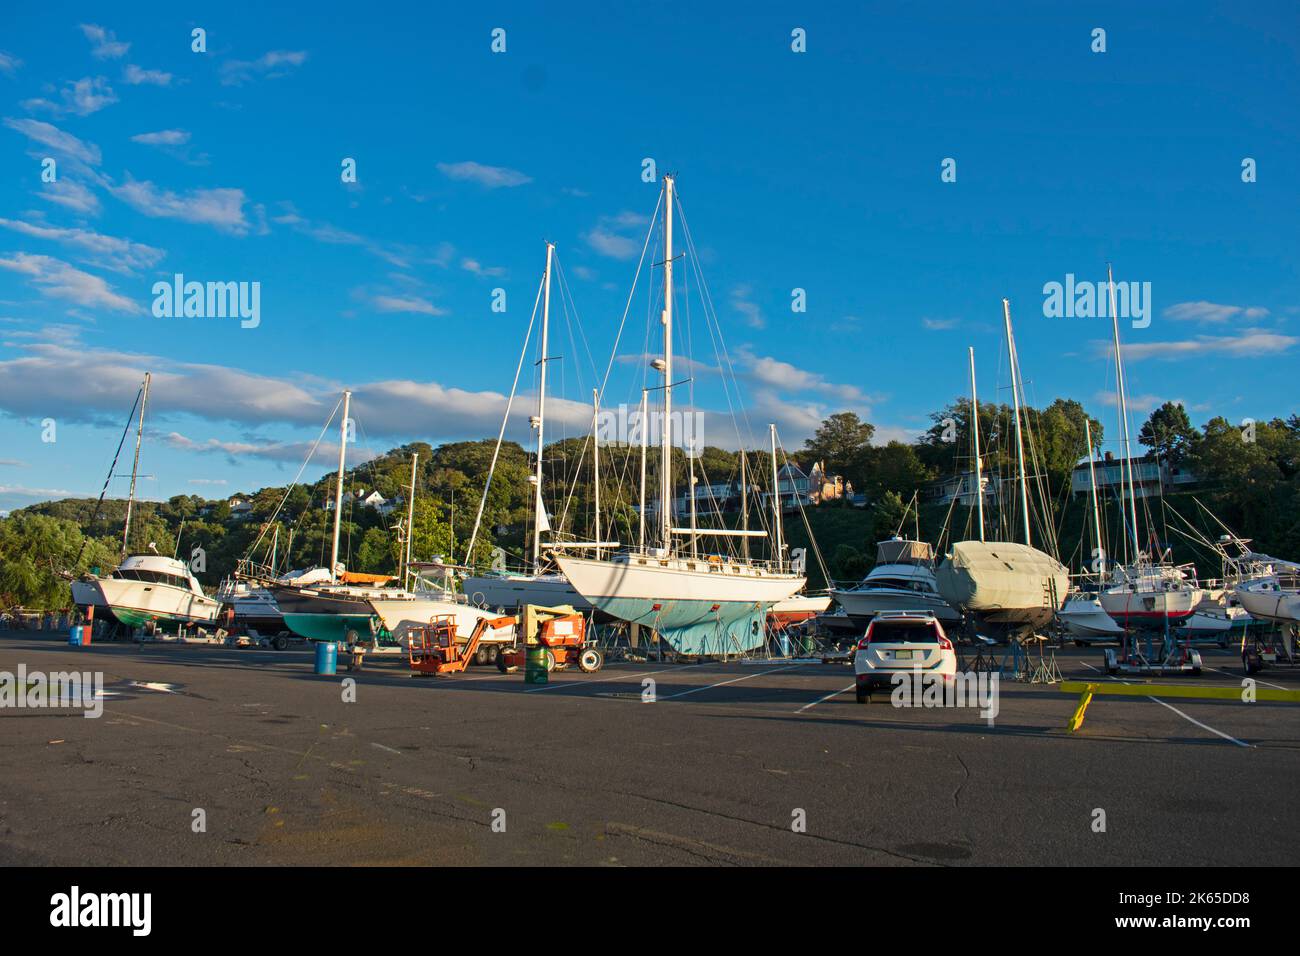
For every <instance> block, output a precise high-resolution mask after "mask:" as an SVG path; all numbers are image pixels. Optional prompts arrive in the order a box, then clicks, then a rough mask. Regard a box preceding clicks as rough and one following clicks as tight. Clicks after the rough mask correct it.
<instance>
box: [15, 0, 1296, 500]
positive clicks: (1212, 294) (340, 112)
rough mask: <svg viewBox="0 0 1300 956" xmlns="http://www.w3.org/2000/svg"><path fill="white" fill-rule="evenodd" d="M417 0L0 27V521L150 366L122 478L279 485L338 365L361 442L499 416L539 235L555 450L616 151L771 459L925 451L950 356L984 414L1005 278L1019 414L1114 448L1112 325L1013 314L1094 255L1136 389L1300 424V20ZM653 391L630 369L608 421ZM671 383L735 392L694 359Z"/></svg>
mask: <svg viewBox="0 0 1300 956" xmlns="http://www.w3.org/2000/svg"><path fill="white" fill-rule="evenodd" d="M439 6H440V8H441V9H439V10H438V11H437V13H436V14H435V13H433V12H432V11H431V8H430V7H429V6H428V5H410V6H409V7H402V6H400V5H385V6H384V7H383V8H382V9H379V8H376V10H375V11H373V12H372V11H370V10H368V9H365V8H357V7H355V6H353V5H347V6H340V7H339V8H338V9H337V11H335V12H330V10H329V5H328V4H313V5H310V6H304V7H303V8H302V9H301V11H298V12H285V11H280V10H276V9H272V8H271V7H270V5H265V4H256V5H252V4H249V5H245V4H222V5H210V6H203V7H198V8H195V12H194V13H192V14H187V13H182V12H180V11H179V10H178V9H177V7H176V5H174V4H152V5H151V4H132V5H130V7H129V8H127V7H125V6H124V7H122V8H120V9H115V8H113V7H108V8H105V7H103V6H102V5H90V4H81V5H76V4H62V3H48V4H41V5H39V7H33V6H30V5H26V6H17V5H9V6H8V7H7V8H6V9H5V11H4V12H3V13H0V442H3V448H0V510H3V509H8V508H14V507H20V506H22V505H25V504H30V503H32V502H33V501H38V500H42V499H45V498H49V497H61V496H63V495H65V494H79V495H80V494H93V493H97V491H98V488H99V486H100V484H101V482H102V481H103V476H104V473H105V471H106V469H107V467H108V463H109V461H110V459H111V457H112V452H113V449H114V447H115V446H116V442H117V439H118V436H119V434H120V431H121V427H122V421H123V419H124V418H125V415H126V412H127V410H128V408H129V407H130V404H131V402H132V400H133V398H134V394H135V389H136V387H137V385H138V382H139V379H140V378H141V377H142V375H143V372H144V371H145V370H146V369H150V370H152V371H153V372H154V374H155V386H154V392H153V395H152V401H151V412H152V414H151V416H150V420H149V422H148V429H147V434H146V437H147V443H146V446H145V449H144V452H143V455H142V471H144V472H145V473H147V474H149V475H150V476H151V478H150V479H149V480H147V481H146V482H145V484H144V494H145V495H146V496H148V497H155V498H158V497H167V496H170V495H173V494H182V493H184V494H189V493H194V494H201V495H205V496H211V497H217V496H221V495H227V494H232V493H234V492H237V491H241V490H254V489H256V488H258V487H262V486H264V485H267V484H281V483H284V482H285V481H287V480H289V479H290V478H292V476H293V474H294V473H295V471H296V470H297V467H298V465H299V463H300V461H301V459H302V455H303V449H304V447H305V446H304V444H303V443H305V442H306V443H309V442H310V441H311V440H313V439H314V438H315V436H316V434H317V432H318V430H319V428H320V425H321V423H322V422H323V421H324V419H325V418H326V417H327V416H328V414H329V413H330V410H331V409H332V408H333V406H334V403H335V401H336V399H337V393H338V391H339V390H340V389H341V388H342V387H344V386H348V387H351V388H353V389H355V390H356V403H357V415H356V418H357V423H358V430H359V436H360V444H361V446H362V447H363V449H365V448H369V449H371V450H374V451H382V450H384V449H386V448H388V447H391V446H393V445H396V444H399V443H401V442H403V441H407V440H414V439H422V440H427V441H431V442H434V443H437V442H440V441H444V440H449V439H459V438H477V437H485V436H488V435H495V433H496V428H497V426H498V423H499V416H500V410H501V407H502V405H503V401H504V399H503V397H502V396H503V394H504V393H507V392H508V391H509V387H510V379H511V376H512V375H513V372H514V367H515V363H516V361H517V360H518V356H519V349H520V345H521V341H522V335H523V331H524V328H525V327H526V325H527V323H528V317H529V312H530V309H531V305H532V302H533V298H534V295H535V292H536V288H537V281H538V278H539V275H540V272H541V268H542V262H543V257H544V246H543V241H544V240H546V239H551V240H553V241H554V242H555V243H556V244H557V249H558V255H559V257H560V262H561V264H562V266H563V269H564V273H565V277H566V279H567V282H568V286H569V289H570V290H571V293H572V295H571V298H572V304H573V305H574V306H575V307H576V310H577V313H578V314H579V315H580V317H581V329H582V335H583V336H585V341H584V339H583V338H582V337H581V336H579V335H578V334H577V333H574V335H573V337H572V338H570V333H569V331H568V328H569V323H567V322H566V321H565V319H564V318H563V317H562V316H561V317H557V318H554V320H553V326H552V335H553V342H554V340H555V339H557V338H558V340H559V342H560V344H559V345H558V346H553V348H552V349H551V352H552V354H559V355H563V356H564V360H563V361H562V362H561V363H557V365H555V366H552V368H553V369H554V372H553V375H554V378H555V385H556V395H557V403H556V405H555V424H554V430H553V432H552V434H578V433H579V432H580V431H581V422H582V421H583V420H584V419H583V416H584V415H585V412H584V411H583V409H582V406H581V404H580V403H582V402H585V401H586V400H587V398H588V396H589V394H590V391H589V390H590V388H591V385H592V383H593V377H594V374H595V373H594V372H593V364H594V365H595V366H597V367H598V368H599V369H600V370H601V371H603V369H604V365H605V362H606V361H607V360H608V358H609V356H610V354H611V349H612V346H613V339H614V332H615V329H616V327H617V324H618V320H619V317H620V316H621V315H622V312H623V308H624V304H625V301H626V298H627V295H628V291H629V288H630V287H631V282H632V276H633V273H634V271H635V268H636V260H637V253H638V252H639V249H640V245H641V243H642V241H643V239H644V236H645V228H646V226H645V222H644V220H645V219H646V217H648V216H649V215H650V213H651V211H652V210H653V208H654V206H655V201H656V198H657V191H658V188H659V187H658V185H657V184H647V183H645V182H642V179H641V171H642V161H643V159H644V158H646V157H651V158H653V159H654V160H655V161H656V164H657V168H658V169H659V170H660V171H674V172H675V173H676V174H677V177H678V179H677V182H678V187H679V190H680V194H681V199H682V203H683V207H684V209H685V211H686V214H687V217H688V221H689V223H690V225H691V228H692V231H693V235H694V236H695V238H696V241H697V242H698V243H699V246H700V251H701V260H702V263H703V268H704V270H705V277H706V279H707V280H708V283H709V286H710V289H711V291H712V294H713V301H714V304H715V306H716V312H717V316H718V320H719V323H720V325H721V327H722V330H723V333H724V334H725V337H726V341H727V343H728V345H729V351H730V356H731V359H732V362H733V364H734V366H735V370H736V376H737V380H738V384H739V387H740V391H741V393H742V396H743V401H744V407H745V409H746V411H747V414H748V416H749V419H750V422H751V424H752V425H753V426H754V427H755V429H756V430H757V429H758V428H760V427H761V426H762V425H763V424H764V423H766V422H767V421H769V420H775V421H777V423H778V425H779V427H780V429H781V433H782V437H783V440H784V443H785V444H786V446H787V447H790V448H794V447H796V446H797V445H798V444H799V443H800V441H801V439H802V438H803V437H805V436H806V435H807V434H808V433H809V432H810V431H811V428H812V427H813V425H814V424H815V423H816V422H817V421H818V420H820V418H821V417H823V416H825V415H827V414H830V413H832V412H835V411H839V410H843V409H852V410H855V411H857V412H858V413H859V414H861V415H863V416H864V417H865V418H867V419H868V420H870V421H872V422H873V423H875V424H876V425H877V427H878V429H879V434H880V436H881V437H882V438H892V437H906V436H908V435H913V434H916V433H917V432H919V431H920V430H922V429H923V428H924V427H926V426H927V425H928V421H927V416H928V414H929V412H931V411H933V410H936V409H938V408H940V407H942V406H943V405H944V404H946V403H947V402H948V401H950V400H951V399H953V398H954V397H955V396H957V395H958V394H964V393H965V390H966V388H967V385H966V348H967V346H974V347H975V349H976V357H977V362H978V363H979V376H980V392H981V397H982V398H983V399H985V400H993V399H1003V400H1005V399H1006V398H1007V397H1008V392H1007V381H1008V375H1007V371H1006V360H1005V358H1004V357H1003V351H1002V350H1003V348H1004V344H1003V339H1002V334H1001V299H1002V297H1003V296H1007V297H1008V298H1010V300H1011V304H1012V315H1013V319H1014V320H1015V323H1016V334H1017V345H1018V348H1019V352H1020V360H1021V366H1022V369H1023V372H1024V377H1025V380H1026V387H1027V390H1028V392H1029V397H1030V399H1031V400H1036V401H1038V402H1039V403H1046V402H1047V401H1050V400H1051V399H1052V398H1054V397H1056V396H1058V395H1059V396H1066V397H1073V398H1077V399H1079V400H1081V401H1083V402H1084V403H1085V404H1086V405H1087V406H1088V408H1089V409H1090V410H1091V411H1092V412H1093V413H1094V414H1095V415H1097V416H1098V417H1100V418H1101V419H1102V420H1103V422H1105V423H1106V424H1107V425H1108V438H1111V437H1113V436H1114V434H1115V428H1114V423H1115V413H1114V410H1113V408H1112V407H1111V405H1110V404H1108V403H1111V402H1113V398H1112V396H1110V395H1109V391H1108V390H1109V388H1110V385H1111V382H1112V381H1113V378H1112V376H1113V372H1112V370H1111V367H1110V364H1109V362H1108V360H1107V357H1106V356H1105V354H1104V347H1105V346H1104V343H1105V341H1106V339H1107V337H1108V333H1109V328H1108V321H1107V320H1105V319H1096V318H1080V317H1071V318H1065V317H1047V316H1045V315H1044V306H1043V303H1044V292H1043V287H1044V285H1045V284H1046V283H1049V282H1052V281H1057V282H1064V281H1065V277H1066V275H1067V274H1074V275H1075V276H1076V277H1077V278H1078V279H1080V280H1083V279H1087V280H1092V281H1096V280H1101V279H1103V278H1104V275H1105V263H1106V262H1107V260H1111V261H1113V262H1114V263H1115V270H1116V278H1117V280H1122V281H1135V282H1140V283H1145V282H1149V283H1150V284H1151V285H1150V288H1151V301H1152V312H1151V322H1150V324H1149V326H1148V327H1146V328H1142V329H1135V328H1131V327H1130V326H1129V325H1127V324H1125V325H1124V327H1123V328H1122V335H1123V336H1124V340H1125V343H1126V345H1128V346H1129V347H1130V348H1131V352H1130V362H1129V369H1128V371H1129V379H1130V391H1131V394H1132V397H1133V404H1134V406H1135V407H1136V408H1137V409H1138V410H1139V412H1142V413H1144V412H1145V411H1146V410H1148V409H1149V408H1150V407H1152V406H1153V405H1154V404H1158V403H1159V402H1160V401H1163V400H1166V399H1176V400H1181V401H1183V402H1184V403H1185V404H1186V405H1187V407H1188V408H1189V411H1190V412H1191V414H1192V417H1193V419H1194V420H1195V421H1198V422H1200V421H1203V420H1204V419H1205V418H1207V417H1209V416H1211V415H1214V414H1223V415H1226V416H1228V417H1230V418H1232V419H1234V420H1239V419H1241V418H1245V417H1255V418H1262V417H1269V416H1272V415H1276V414H1282V415H1285V414H1292V413H1294V412H1296V410H1297V409H1296V400H1295V397H1294V396H1295V391H1294V388H1293V387H1292V386H1293V379H1294V374H1295V369H1296V368H1297V356H1298V355H1300V331H1298V330H1300V276H1298V275H1297V270H1298V269H1300V265H1298V263H1300V256H1298V255H1297V252H1298V251H1300V250H1298V249H1297V245H1298V244H1297V235H1298V234H1300V230H1298V229H1297V226H1296V223H1297V222H1300V198H1298V197H1300V189H1298V188H1297V183H1300V175H1298V173H1300V168H1298V166H1300V135H1298V131H1297V110H1296V104H1297V103H1298V102H1300V82H1298V81H1297V77H1298V76H1300V71H1297V60H1298V59H1300V56H1298V50H1297V47H1298V46H1300V29H1298V28H1300V13H1297V7H1296V6H1295V5H1294V4H1290V3H1278V4H1252V5H1250V6H1249V8H1242V7H1241V6H1240V5H1233V4H1195V3H1193V4H1177V5H1175V4H1151V5H1143V7H1142V9H1135V8H1133V7H1134V5H1131V4H1114V5H1112V4H1086V5H1084V4H1079V5H1071V4H1053V5H1045V4H999V5H995V6H993V7H992V8H991V7H990V5H984V4H933V3H932V4H922V3H911V4H886V5H872V6H868V7H863V5H861V4H816V5H815V12H808V9H813V8H814V5H807V8H808V9H805V8H803V5H796V4H763V3H760V4H747V5H745V7H744V13H743V15H742V14H740V13H736V12H726V10H724V9H719V10H716V11H714V12H712V13H710V12H702V11H701V10H699V9H695V8H692V7H689V6H688V7H681V8H679V9H670V8H665V7H663V6H662V5H654V4H651V5H632V4H626V5H624V4H620V5H610V4H562V5H554V4H550V5H546V6H545V7H543V6H542V5H541V4H518V5H493V6H491V7H487V8H478V7H476V6H474V5H468V4H466V5H460V6H459V7H457V8H455V9H452V8H446V5H439ZM306 11H310V12H306ZM196 27H201V28H203V29H204V30H206V45H207V50H206V52H204V53H195V52H192V51H191V42H192V41H191V31H192V30H193V29H194V28H196ZM1097 27H1101V28H1103V29H1105V31H1106V51H1105V52H1104V53H1094V52H1092V50H1091V45H1092V43H1093V39H1092V31H1093V29H1094V28H1097ZM494 28H502V29H504V30H505V31H506V51H505V52H504V53H493V52H492V50H491V48H490V47H491V40H492V38H491V32H492V30H493V29H494ZM795 28H802V29H803V30H805V31H806V37H807V51H806V52H804V53H795V52H793V51H792V50H791V31H792V30H794V29H795ZM46 157H49V158H53V159H54V160H55V162H56V164H57V167H56V168H57V176H58V179H57V181H56V182H55V183H46V182H43V181H42V160H43V159H45V158H46ZM345 157H351V158H353V159H355V160H356V164H357V180H358V181H357V182H356V183H355V184H345V183H343V182H341V179H340V169H341V163H342V160H343V159H344V158H345ZM1247 157H1249V158H1251V159H1253V160H1255V163H1256V169H1257V181H1255V182H1253V183H1244V182H1243V181H1242V162H1243V159H1245V158H1247ZM945 158H952V159H954V160H955V161H956V181H955V182H943V181H942V180H941V175H940V173H941V164H942V162H943V160H944V159H945ZM177 272H180V273H183V274H184V275H185V276H186V278H187V279H193V280H198V281H205V282H206V281H222V282H226V281H236V282H238V281H243V282H253V281H256V282H258V283H260V289H261V316H260V324H259V325H258V327H257V328H249V329H245V328H240V325H239V322H238V321H237V320H234V319H228V318H225V319H223V318H194V317H190V318H184V317H182V318H157V317H155V316H154V315H153V314H152V312H151V307H152V304H153V295H152V293H151V288H152V286H153V284H154V283H155V282H156V281H159V280H160V279H162V280H170V278H171V276H172V275H173V274H174V273H177ZM644 287H645V283H644V281H643V283H642V288H644ZM496 288H502V289H504V290H506V296H507V303H508V307H507V310H506V312H505V313H494V312H492V310H491V303H492V290H493V289H496ZM795 288H801V289H804V290H806V294H807V311H806V312H803V313H796V312H792V311H791V290H793V289H795ZM683 294H684V293H683ZM637 301H638V302H640V303H641V309H640V314H638V312H637V309H636V307H634V308H633V310H632V312H633V318H632V319H630V320H629V332H628V333H627V334H626V337H625V338H624V340H623V342H622V343H621V345H620V348H619V350H618V351H619V353H620V354H621V355H624V356H627V355H633V354H637V353H639V352H641V351H642V346H643V344H644V341H645V335H646V330H645V327H644V318H645V312H646V309H645V301H646V300H645V298H644V296H642V297H641V298H639V299H638V300H637ZM557 308H558V306H557ZM681 308H682V306H681V304H680V303H679V310H680V309H681ZM561 311H562V310H561ZM693 321H695V322H696V323H697V324H696V325H695V326H694V327H693V333H692V334H693V336H694V339H693V341H694V343H695V345H696V346H697V348H696V350H695V358H697V359H699V360H701V362H703V363H704V364H705V365H708V364H709V363H710V362H711V361H712V355H711V353H709V354H706V352H708V350H705V349H702V348H700V347H699V343H700V342H702V341H704V338H705V336H706V330H705V328H704V326H703V325H702V324H698V323H699V319H698V315H697V317H696V319H695V320H693ZM682 334H683V336H684V335H685V327H683V331H682ZM686 345H687V343H686V342H685V341H683V342H682V343H681V345H680V346H679V347H680V348H681V350H682V351H686ZM588 352H589V353H590V355H591V357H592V359H591V360H588V358H587V354H588ZM641 378H642V372H641V367H640V366H639V365H638V364H637V363H635V362H631V361H622V362H618V363H616V364H615V375H614V379H612V380H611V384H610V387H609V391H608V392H607V393H606V402H607V404H611V405H612V404H617V403H618V402H622V401H627V402H630V403H635V402H636V401H637V400H638V398H639V388H640V381H641ZM531 387H532V378H531V372H530V371H529V370H528V368H527V367H526V370H525V373H524V377H523V385H522V389H523V390H524V391H525V392H527V391H528V390H530V389H531ZM694 388H695V391H694V395H693V396H691V398H692V399H693V403H694V405H695V406H696V407H698V408H700V409H703V410H706V412H711V411H718V410H725V409H726V407H727V403H726V397H725V395H724V393H723V391H722V388H721V384H720V382H719V381H718V377H717V376H716V375H709V374H707V372H702V373H701V374H699V375H698V376H697V378H696V381H695V384H694ZM561 399H567V402H566V401H562V400H561ZM528 404H529V402H528V400H527V399H525V401H524V403H523V406H522V407H521V411H522V412H523V413H524V414H526V413H527V411H528V408H527V406H528ZM1134 417H1135V424H1136V420H1137V419H1138V418H1139V417H1140V416H1139V414H1138V413H1135V416H1134ZM47 418H48V419H53V420H54V421H55V422H56V427H57V432H56V435H57V440H56V441H54V442H44V441H42V440H41V439H42V424H41V423H42V421H43V420H44V419H47ZM706 420H707V419H706ZM729 431H730V429H729V427H722V426H718V427H716V428H714V429H713V431H712V432H711V433H710V432H706V435H705V438H706V440H712V441H716V442H717V443H726V442H725V439H726V437H727V434H728V433H729ZM525 433H526V426H524V425H523V424H522V418H521V423H520V424H519V425H517V426H514V427H513V428H512V432H511V434H512V435H514V436H516V437H519V436H522V435H524V434H525ZM326 453H327V454H328V445H327V447H326ZM327 468H328V465H327V463H326V462H325V461H324V460H321V461H319V462H316V463H313V465H312V466H311V468H310V469H309V472H308V475H309V477H311V478H314V477H317V476H318V475H319V474H321V473H322V472H324V471H325V470H327ZM119 470H121V469H119ZM113 490H114V491H115V492H117V493H122V492H124V490H125V482H124V481H116V482H115V483H114V485H113Z"/></svg>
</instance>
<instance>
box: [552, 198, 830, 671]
mask: <svg viewBox="0 0 1300 956" xmlns="http://www.w3.org/2000/svg"><path fill="white" fill-rule="evenodd" d="M662 195H663V207H664V220H663V222H664V259H663V270H664V285H663V299H664V302H663V312H662V314H661V317H660V318H661V322H662V325H663V357H662V358H661V359H656V360H655V361H654V362H653V363H652V365H653V367H654V368H655V369H657V370H658V371H659V372H660V373H661V374H662V380H663V381H662V386H661V391H662V393H663V421H662V424H661V427H660V429H659V432H660V455H659V458H660V465H659V505H658V519H659V520H658V524H659V528H658V535H657V536H658V541H657V542H656V545H655V546H654V547H647V546H646V545H645V543H644V541H641V542H638V545H637V546H636V547H627V548H624V549H621V550H619V551H616V552H615V553H613V554H611V555H608V556H606V555H604V554H603V553H602V551H603V550H606V548H607V545H608V544H609V543H607V542H595V543H594V547H595V553H594V554H593V555H592V556H590V557H588V556H578V555H576V554H573V553H571V551H572V550H579V549H581V550H586V549H587V548H588V547H589V546H591V545H588V544H580V545H576V546H575V545H568V546H567V547H566V546H565V545H563V544H559V545H555V546H553V550H554V553H555V558H556V562H557V563H558V564H559V566H560V570H561V571H563V572H564V575H565V576H566V577H567V578H568V580H569V582H570V583H571V584H572V585H573V587H574V588H575V589H576V590H577V591H578V593H579V594H581V595H582V596H583V597H585V598H586V599H587V600H588V601H590V602H591V603H592V604H593V605H594V606H595V607H596V608H598V609H599V610H601V611H604V612H605V613H607V614H609V615H611V616H613V617H615V618H618V619H620V620H623V621H626V622H628V623H631V624H636V625H640V626H644V627H649V628H651V629H652V630H653V631H655V632H656V633H657V634H659V636H660V637H661V638H663V640H665V641H666V642H667V643H668V644H669V645H670V646H671V647H672V648H673V649H674V650H676V651H678V652H679V653H682V654H691V655H718V654H731V653H736V652H743V651H749V650H753V649H755V648H758V647H761V646H762V645H763V643H764V641H765V640H766V617H767V613H768V611H769V609H770V608H772V607H773V606H774V605H776V604H778V603H779V602H781V601H784V600H786V599H787V598H790V597H791V596H793V595H794V594H795V593H796V592H797V591H799V590H800V589H802V588H803V586H804V585H805V583H806V582H807V579H806V577H805V576H804V575H802V574H797V573H794V572H793V571H791V570H790V568H789V565H788V562H787V561H786V558H785V548H784V544H783V542H782V540H781V538H782V532H781V496H780V490H779V483H778V480H777V463H776V429H775V426H772V428H771V438H772V495H771V498H772V507H773V518H774V523H773V531H774V541H773V551H772V559H771V560H770V561H767V562H758V561H752V560H750V559H749V558H748V557H747V556H746V557H742V558H737V557H733V556H730V555H720V554H703V553H701V551H700V548H699V539H700V537H702V536H706V537H711V536H719V537H727V536H735V537H742V538H744V537H766V532H763V531H750V530H748V529H703V528H699V527H698V526H697V525H696V522H695V509H694V500H695V496H694V489H693V488H692V489H691V490H690V494H689V497H690V501H691V504H692V507H691V523H690V526H689V527H676V526H675V525H674V522H673V487H672V446H673V434H672V433H673V428H672V398H673V385H674V382H673V211H674V206H675V205H676V198H675V192H674V180H673V177H672V176H665V177H664V181H663V193H662ZM688 239H689V235H688ZM644 394H645V393H644V392H643V401H642V406H643V408H644V407H645V400H644ZM643 424H644V419H643ZM643 474H644V471H643ZM647 504H648V502H647V499H646V495H645V492H644V480H643V481H642V495H641V506H640V507H641V512H642V514H643V515H644V514H645V513H646V506H647ZM643 527H644V524H643ZM683 542H689V543H688V544H685V545H683Z"/></svg>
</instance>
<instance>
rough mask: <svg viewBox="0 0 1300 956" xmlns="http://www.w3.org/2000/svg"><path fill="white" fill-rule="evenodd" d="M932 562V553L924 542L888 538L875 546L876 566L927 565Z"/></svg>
mask: <svg viewBox="0 0 1300 956" xmlns="http://www.w3.org/2000/svg"><path fill="white" fill-rule="evenodd" d="M933 560H934V552H933V551H931V550H930V545H929V543H928V542H925V541H905V540H904V539H902V538H890V539H889V540H888V541H881V542H878V543H877V544H876V564H909V563H916V564H929V563H930V562H931V561H933Z"/></svg>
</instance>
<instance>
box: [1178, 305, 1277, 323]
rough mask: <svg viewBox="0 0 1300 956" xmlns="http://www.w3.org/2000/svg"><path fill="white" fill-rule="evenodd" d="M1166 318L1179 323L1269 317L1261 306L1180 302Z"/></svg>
mask: <svg viewBox="0 0 1300 956" xmlns="http://www.w3.org/2000/svg"><path fill="white" fill-rule="evenodd" d="M1161 314H1162V315H1164V317H1165V318H1167V319H1174V320H1175V321H1178V322H1227V321H1228V320H1229V319H1245V320H1247V321H1256V320H1258V319H1262V318H1264V317H1265V316H1267V315H1268V309H1265V308H1262V307H1260V306H1242V305H1219V304H1217V303H1215V302H1204V301H1202V302H1179V303H1178V304H1177V305H1171V306H1170V307H1169V308H1167V309H1165V310H1164V312H1163V313H1161Z"/></svg>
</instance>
